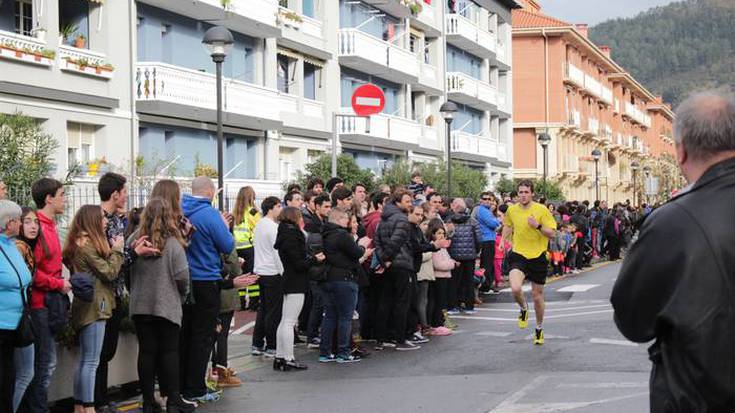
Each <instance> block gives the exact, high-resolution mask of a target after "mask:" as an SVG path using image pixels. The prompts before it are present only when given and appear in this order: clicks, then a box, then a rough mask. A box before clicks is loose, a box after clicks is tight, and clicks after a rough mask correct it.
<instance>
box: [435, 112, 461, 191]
mask: <svg viewBox="0 0 735 413" xmlns="http://www.w3.org/2000/svg"><path fill="white" fill-rule="evenodd" d="M457 110H459V109H458V108H457V105H456V104H455V103H454V102H451V101H446V102H444V103H443V104H442V106H441V107H440V108H439V113H441V114H442V117H443V118H444V121H445V122H447V198H449V199H450V200H451V199H452V144H451V136H452V129H451V125H452V121H453V120H454V114H455V113H456V112H457Z"/></svg>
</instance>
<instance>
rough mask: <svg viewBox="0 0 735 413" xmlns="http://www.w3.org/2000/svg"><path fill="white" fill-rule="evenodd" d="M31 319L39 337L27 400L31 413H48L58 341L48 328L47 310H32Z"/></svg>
mask: <svg viewBox="0 0 735 413" xmlns="http://www.w3.org/2000/svg"><path fill="white" fill-rule="evenodd" d="M31 318H32V319H33V325H34V327H36V334H37V335H36V341H35V342H34V347H35V348H34V353H35V360H34V374H33V380H31V385H30V386H29V387H28V390H26V400H27V401H28V410H29V411H30V412H31V413H48V411H49V408H48V387H49V384H50V383H51V376H53V374H54V371H55V370H56V340H55V339H54V335H53V334H51V330H50V329H49V326H48V310H47V309H45V308H41V309H35V310H31Z"/></svg>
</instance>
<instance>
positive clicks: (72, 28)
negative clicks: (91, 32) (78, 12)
mask: <svg viewBox="0 0 735 413" xmlns="http://www.w3.org/2000/svg"><path fill="white" fill-rule="evenodd" d="M78 29H79V26H77V25H76V24H72V23H67V24H65V25H63V26H61V28H60V29H59V44H64V43H66V42H68V41H69V39H70V38H71V35H72V34H74V32H76V31H77V30H78Z"/></svg>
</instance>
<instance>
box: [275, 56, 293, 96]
mask: <svg viewBox="0 0 735 413" xmlns="http://www.w3.org/2000/svg"><path fill="white" fill-rule="evenodd" d="M295 76H296V59H294V58H292V57H290V56H287V55H285V54H281V52H280V51H279V54H278V90H280V91H281V92H283V93H290V92H291V90H292V89H293V84H294V83H295V79H294V77H295Z"/></svg>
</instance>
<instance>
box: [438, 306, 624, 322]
mask: <svg viewBox="0 0 735 413" xmlns="http://www.w3.org/2000/svg"><path fill="white" fill-rule="evenodd" d="M612 312H613V310H612V309H609V310H598V311H586V312H582V313H568V314H551V315H545V316H544V319H551V318H566V317H578V316H584V315H594V314H605V313H612ZM530 314H533V312H531V313H530ZM530 314H529V319H534V317H531V316H530ZM450 318H456V319H458V320H486V321H518V319H517V318H502V317H485V316H476V315H453V316H450Z"/></svg>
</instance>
